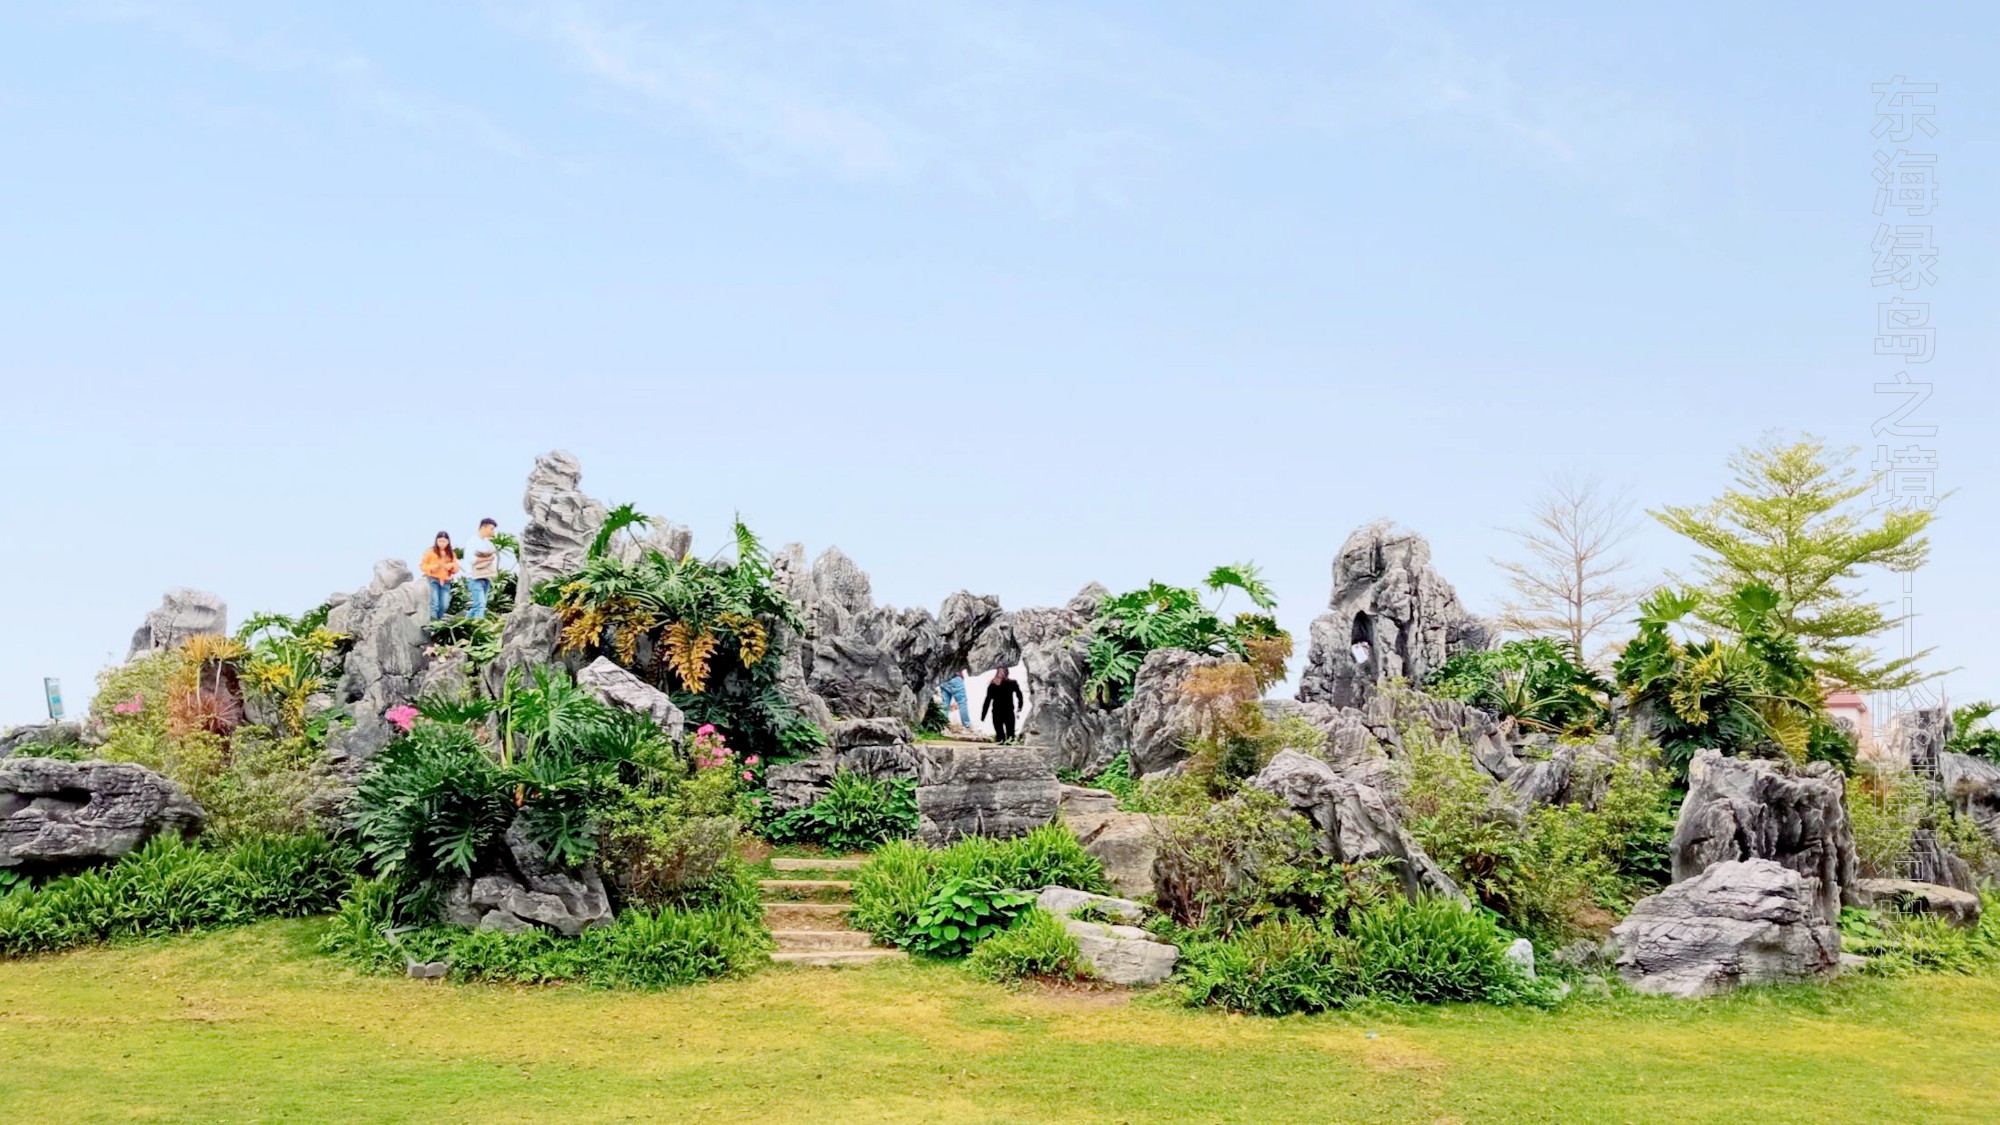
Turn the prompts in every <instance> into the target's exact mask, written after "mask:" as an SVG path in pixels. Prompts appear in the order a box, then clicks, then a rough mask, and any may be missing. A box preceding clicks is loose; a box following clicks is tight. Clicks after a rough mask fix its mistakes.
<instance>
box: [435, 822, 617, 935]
mask: <svg viewBox="0 0 2000 1125" xmlns="http://www.w3.org/2000/svg"><path fill="white" fill-rule="evenodd" d="M505 839H506V856H505V862H504V863H503V865H502V866H501V868H500V869H499V870H497V871H493V872H491V873H487V874H482V875H480V876H478V877H477V878H470V879H458V880H456V881H455V882H453V884H452V885H451V886H450V887H449V888H448V889H447V890H446V892H445V905H444V919H445V921H447V922H450V923H451V924H453V925H456V926H468V927H473V928H477V929H482V930H501V931H504V932H507V933H514V932H518V931H521V930H526V929H530V928H532V927H535V926H541V927H545V928H547V929H551V930H554V931H555V932H557V933H559V934H562V935H564V936H565V937H575V936H576V935H578V934H580V933H582V932H583V931H584V930H586V929H589V928H591V927H593V926H608V925H610V924H611V921H612V913H611V899H610V896H609V895H607V894H605V891H604V880H603V879H602V878H601V877H599V875H598V873H597V870H596V869H595V868H593V867H588V866H586V867H583V868H581V869H578V870H563V869H561V868H557V867H555V866H553V865H552V864H550V863H549V858H548V853H547V852H544V851H543V850H542V849H541V848H539V847H537V846H536V845H535V843H534V842H533V841H532V840H530V839H529V838H528V834H527V831H526V828H525V827H524V826H523V825H522V823H521V822H520V821H519V820H516V821H515V822H514V823H513V824H512V825H510V826H509V827H508V829H507V834H506V837H505Z"/></svg>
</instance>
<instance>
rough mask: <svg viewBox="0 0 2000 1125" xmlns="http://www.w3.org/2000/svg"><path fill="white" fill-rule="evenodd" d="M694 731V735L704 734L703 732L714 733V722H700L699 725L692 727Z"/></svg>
mask: <svg viewBox="0 0 2000 1125" xmlns="http://www.w3.org/2000/svg"><path fill="white" fill-rule="evenodd" d="M694 733H695V734H696V735H704V734H714V733H715V724H714V723H703V724H701V725H700V726H698V727H696V728H694Z"/></svg>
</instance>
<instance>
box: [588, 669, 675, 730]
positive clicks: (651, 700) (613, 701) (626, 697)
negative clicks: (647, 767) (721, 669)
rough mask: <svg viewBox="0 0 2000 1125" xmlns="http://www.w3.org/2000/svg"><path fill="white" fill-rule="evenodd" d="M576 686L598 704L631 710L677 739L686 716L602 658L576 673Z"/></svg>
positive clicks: (664, 696) (664, 695)
mask: <svg viewBox="0 0 2000 1125" xmlns="http://www.w3.org/2000/svg"><path fill="white" fill-rule="evenodd" d="M576 682H577V686H578V687H581V688H584V689H585V690H587V691H589V692H590V693H591V694H592V695H595V696H596V697H597V698H598V700H599V702H602V703H606V704H609V705H610V706H612V707H616V708H618V709H619V710H621V711H632V712H635V713H637V714H640V715H644V716H646V717H647V718H649V719H651V720H653V725H654V726H657V727H659V728H660V729H661V730H663V731H665V732H667V735H668V737H670V738H679V737H680V736H681V731H682V729H683V728H684V727H685V726H686V723H687V717H686V716H685V715H682V714H681V709H680V708H679V707H676V706H674V701H673V700H671V699H669V698H667V693H666V692H663V691H661V690H660V689H659V688H656V687H654V686H653V685H651V684H649V683H647V682H646V681H644V680H642V679H640V678H639V677H637V676H635V675H633V674H632V673H630V672H628V671H626V670H625V669H623V668H620V667H619V666H618V665H616V664H614V663H612V662H611V660H609V659H608V658H606V657H602V656H600V657H598V658H597V659H596V660H593V661H591V662H590V663H589V664H586V665H584V667H583V668H582V669H581V670H580V671H578V672H577V674H576Z"/></svg>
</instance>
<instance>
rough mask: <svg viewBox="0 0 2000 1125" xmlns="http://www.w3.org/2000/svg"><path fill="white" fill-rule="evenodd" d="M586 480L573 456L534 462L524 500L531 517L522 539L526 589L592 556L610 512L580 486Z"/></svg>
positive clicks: (560, 453) (559, 455) (550, 456)
mask: <svg viewBox="0 0 2000 1125" xmlns="http://www.w3.org/2000/svg"><path fill="white" fill-rule="evenodd" d="M582 481H583V466H581V465H579V464H578V463H577V460H576V458H575V457H574V456H572V455H570V454H568V453H565V452H563V451H561V450H556V451H555V452H552V453H544V454H542V455H541V456H540V457H537V458H536V459H535V467H534V468H533V469H532V470H530V471H529V473H528V491H527V493H526V495H524V496H523V497H522V498H521V508H522V510H523V511H525V512H526V513H527V515H528V522H527V523H525V524H523V525H522V526H521V537H520V538H521V551H520V564H521V575H522V586H521V588H522V589H523V590H532V589H533V588H534V583H536V582H540V581H542V580H544V579H548V578H553V577H555V576H557V575H562V574H568V573H570V572H572V571H574V570H577V569H578V568H580V567H582V566H583V562H584V559H585V558H586V557H587V556H588V555H589V553H590V545H591V543H592V541H594V540H595V539H596V538H597V532H598V530H599V529H600V528H602V527H603V526H604V519H605V516H606V515H607V514H608V512H607V511H606V509H605V507H604V505H603V504H601V503H599V502H598V501H596V500H593V499H591V498H590V497H589V496H587V495H585V494H584V492H583V490H582V489H581V488H580V487H578V486H579V485H580V484H581V483H582Z"/></svg>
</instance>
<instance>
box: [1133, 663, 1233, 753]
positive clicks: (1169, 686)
mask: <svg viewBox="0 0 2000 1125" xmlns="http://www.w3.org/2000/svg"><path fill="white" fill-rule="evenodd" d="M1221 663H1222V658H1221V657H1216V656H1209V655H1207V654H1206V653H1199V652H1190V651H1188V650H1187V649H1184V648H1157V649H1154V650H1153V651H1151V652H1149V653H1147V654H1146V659H1145V661H1144V662H1143V663H1141V664H1140V665H1139V671H1138V673H1137V674H1136V675H1135V676H1134V677H1133V680H1132V695H1131V697H1130V698H1129V699H1127V700H1126V701H1125V703H1124V705H1123V706H1121V707H1120V708H1119V713H1120V715H1121V716H1122V718H1123V720H1124V725H1125V744H1126V748H1127V749H1128V751H1129V752H1130V753H1131V755H1132V772H1133V773H1134V774H1136V775H1138V776H1140V777H1145V776H1147V775H1149V774H1155V773H1159V772H1160V771H1162V770H1167V769H1171V768H1173V767H1174V766H1175V765H1176V764H1178V763H1179V762H1180V761H1181V759H1183V758H1185V757H1187V743H1188V739H1189V738H1191V737H1192V736H1193V735H1194V733H1195V726H1196V718H1197V716H1196V715H1195V712H1194V708H1193V706H1192V705H1191V704H1190V703H1189V701H1188V698H1187V693H1186V692H1184V691H1182V690H1181V689H1182V687H1183V686H1184V685H1185V684H1186V683H1187V681H1188V677H1189V676H1192V675H1193V674H1194V673H1195V672H1196V671H1197V670H1199V669H1202V668H1213V667H1215V666H1216V665H1218V664H1221Z"/></svg>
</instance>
